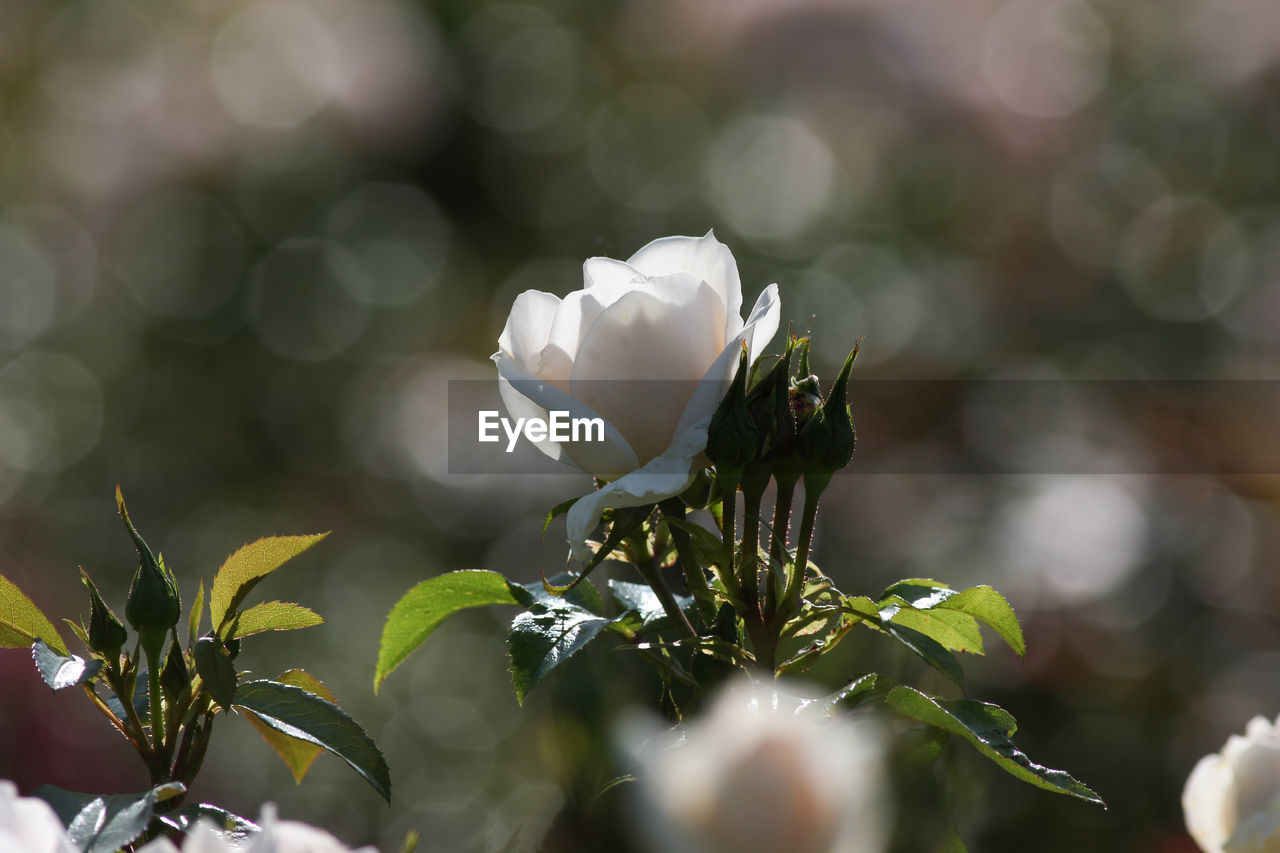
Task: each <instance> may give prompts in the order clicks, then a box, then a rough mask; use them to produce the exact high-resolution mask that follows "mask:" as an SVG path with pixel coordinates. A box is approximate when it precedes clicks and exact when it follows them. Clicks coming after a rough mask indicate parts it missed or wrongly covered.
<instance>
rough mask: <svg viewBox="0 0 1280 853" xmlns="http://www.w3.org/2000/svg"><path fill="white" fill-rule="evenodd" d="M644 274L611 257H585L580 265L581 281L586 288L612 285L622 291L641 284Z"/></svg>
mask: <svg viewBox="0 0 1280 853" xmlns="http://www.w3.org/2000/svg"><path fill="white" fill-rule="evenodd" d="M644 280H645V274H644V273H642V272H640V271H639V270H637V269H636V268H635V267H633V266H631V264H628V263H626V262H625V261H617V260H614V259H613V258H587V260H586V262H585V263H583V265H582V281H583V285H584V286H585V287H587V288H593V287H613V288H621V289H622V290H623V291H625V290H626V289H628V288H630V287H632V286H634V285H637V284H643V283H644Z"/></svg>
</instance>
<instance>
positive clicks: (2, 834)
mask: <svg viewBox="0 0 1280 853" xmlns="http://www.w3.org/2000/svg"><path fill="white" fill-rule="evenodd" d="M0 850H2V851H5V853H76V847H75V845H74V844H72V843H71V839H69V838H67V833H66V831H65V830H64V829H63V828H62V821H60V820H58V816H57V815H56V814H54V812H53V809H52V808H50V807H49V804H48V803H46V802H45V801H44V800H40V799H37V798H35V797H19V796H18V789H17V787H15V786H14V784H13V783H12V782H10V781H9V780H7V779H0Z"/></svg>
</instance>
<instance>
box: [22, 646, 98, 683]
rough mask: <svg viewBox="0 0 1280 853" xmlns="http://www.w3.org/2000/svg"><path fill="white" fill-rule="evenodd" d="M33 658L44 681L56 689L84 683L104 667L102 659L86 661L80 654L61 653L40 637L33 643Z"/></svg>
mask: <svg viewBox="0 0 1280 853" xmlns="http://www.w3.org/2000/svg"><path fill="white" fill-rule="evenodd" d="M31 659H32V660H33V661H35V664H36V669H38V670H39V671H40V677H41V678H43V679H44V683H45V684H47V685H49V686H50V687H52V688H53V689H54V690H61V689H63V688H64V687H75V686H76V685H78V684H84V683H85V682H86V681H89V680H90V679H92V678H93V677H94V676H95V675H97V674H98V670H100V669H102V661H100V660H91V661H86V660H85V659H84V658H82V657H80V656H79V655H60V654H58V653H57V652H55V651H54V650H53V649H51V648H49V646H48V644H47V643H45V641H44V640H41V639H39V638H37V639H36V641H35V642H34V643H32V644H31Z"/></svg>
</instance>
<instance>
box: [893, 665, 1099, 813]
mask: <svg viewBox="0 0 1280 853" xmlns="http://www.w3.org/2000/svg"><path fill="white" fill-rule="evenodd" d="M885 704H886V705H888V706H889V707H890V708H891V709H893V710H894V711H896V712H898V713H899V714H902V715H903V716H905V717H909V718H911V719H913V720H918V721H919V722H922V723H927V724H928V725H931V726H936V727H937V728H940V729H942V730H943V731H947V732H950V733H951V734H954V735H959V736H960V737H962V738H964V739H965V740H967V741H969V743H971V744H973V746H974V747H976V748H977V750H978V751H979V752H981V753H982V754H983V755H985V756H986V757H987V758H990V759H991V760H992V761H994V762H995V763H996V764H997V765H999V766H1000V767H1001V768H1003V769H1004V770H1006V771H1007V772H1008V773H1010V774H1012V775H1013V776H1015V777H1017V778H1018V779H1021V780H1022V781H1024V782H1028V783H1030V784H1032V785H1035V786H1036V787H1039V788H1044V789H1045V790H1047V791H1053V792H1055V793H1059V794H1067V795H1068V796H1072V797H1078V798H1079V799H1082V800H1087V801H1088V802H1091V803H1097V804H1098V805H1103V802H1102V800H1101V799H1100V798H1099V797H1098V795H1097V794H1095V793H1094V792H1093V791H1091V790H1090V789H1089V788H1088V787H1086V786H1085V785H1084V784H1082V783H1081V782H1079V781H1077V780H1076V779H1074V778H1073V777H1072V776H1071V774H1069V773H1067V772H1066V771H1063V770H1051V769H1049V768H1047V767H1043V766H1041V765H1039V764H1036V763H1035V762H1033V761H1032V760H1031V759H1030V758H1028V757H1027V756H1026V754H1025V753H1023V752H1022V751H1021V750H1019V749H1018V748H1017V747H1016V746H1014V745H1013V741H1012V740H1011V739H1010V738H1011V736H1012V735H1013V733H1014V732H1015V731H1017V728H1018V724H1017V721H1015V720H1014V719H1013V716H1012V715H1011V714H1010V713H1009V712H1008V711H1005V710H1004V709H1003V708H1000V707H999V706H997V705H992V704H990V703H987V702H979V701H977V700H974V699H938V698H935V697H933V696H928V695H926V694H924V693H921V692H920V691H919V690H915V689H912V688H910V687H901V686H899V687H895V688H893V689H892V690H890V691H889V695H888V696H887V697H885Z"/></svg>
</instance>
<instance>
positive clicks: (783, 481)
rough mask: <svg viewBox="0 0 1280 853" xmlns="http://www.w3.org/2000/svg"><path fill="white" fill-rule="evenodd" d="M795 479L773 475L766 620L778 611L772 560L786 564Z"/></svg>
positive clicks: (766, 576)
mask: <svg viewBox="0 0 1280 853" xmlns="http://www.w3.org/2000/svg"><path fill="white" fill-rule="evenodd" d="M797 479H798V478H796V477H783V476H781V475H778V476H775V477H774V482H775V483H777V484H778V494H777V500H776V501H775V502H774V506H773V534H772V536H771V537H770V539H769V557H770V560H771V562H770V565H769V567H768V569H767V571H766V572H765V605H764V618H765V621H766V622H772V621H773V616H774V614H775V613H777V612H778V588H777V585H776V584H775V583H774V580H773V562H776V563H777V564H778V565H779V566H783V567H785V566H786V565H787V531H788V527H789V526H790V524H791V499H792V497H793V496H794V495H795V491H796V480H797ZM784 601H785V598H784Z"/></svg>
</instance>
